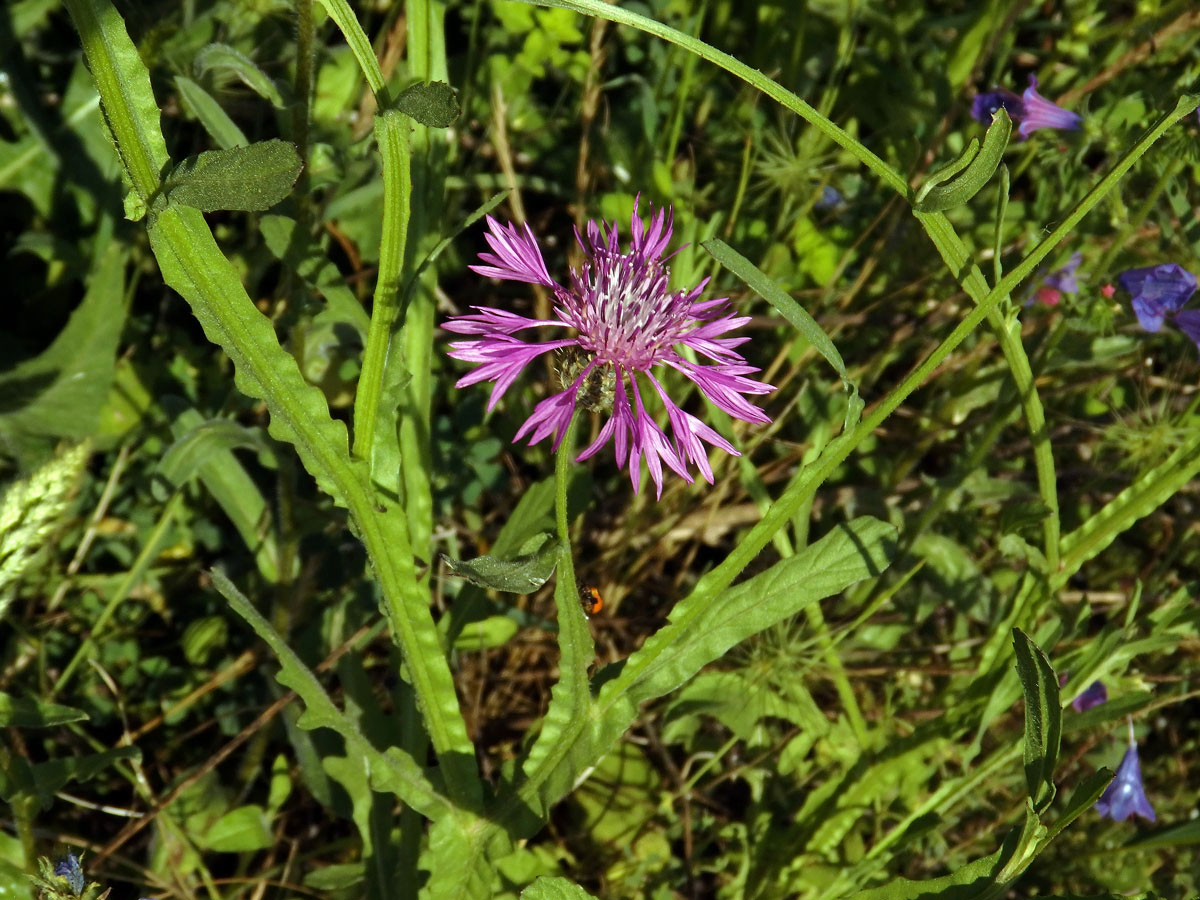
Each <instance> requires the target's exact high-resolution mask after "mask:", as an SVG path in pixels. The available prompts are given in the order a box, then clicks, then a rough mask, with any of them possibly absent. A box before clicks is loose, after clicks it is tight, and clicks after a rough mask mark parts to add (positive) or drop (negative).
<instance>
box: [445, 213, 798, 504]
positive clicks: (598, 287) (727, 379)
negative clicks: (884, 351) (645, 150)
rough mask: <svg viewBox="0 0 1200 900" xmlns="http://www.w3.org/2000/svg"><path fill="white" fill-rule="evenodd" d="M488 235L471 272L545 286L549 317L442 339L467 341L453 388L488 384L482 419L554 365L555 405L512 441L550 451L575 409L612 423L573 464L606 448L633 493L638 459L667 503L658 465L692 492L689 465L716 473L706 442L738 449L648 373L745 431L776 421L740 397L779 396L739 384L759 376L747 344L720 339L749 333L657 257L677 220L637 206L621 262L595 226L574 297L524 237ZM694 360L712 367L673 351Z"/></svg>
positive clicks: (612, 229)
mask: <svg viewBox="0 0 1200 900" xmlns="http://www.w3.org/2000/svg"><path fill="white" fill-rule="evenodd" d="M487 221H488V228H489V231H488V234H487V235H486V238H487V242H488V245H489V246H490V247H491V249H492V252H491V253H481V254H480V255H479V259H480V261H481V262H482V263H484V265H476V266H471V267H470V268H471V270H472V271H474V272H476V273H478V274H480V275H485V276H489V277H492V278H499V279H501V280H507V281H522V282H528V283H531V284H540V285H542V286H543V287H546V288H549V289H550V290H551V291H552V292H553V294H554V307H553V315H552V317H551V318H548V319H531V318H527V317H525V316H521V315H517V314H515V313H510V312H505V311H503V310H499V309H493V308H491V307H483V306H476V307H473V308H474V309H475V310H476V312H475V313H473V314H470V315H462V316H453V317H452V318H450V319H449V320H448V321H447V322H446V323H445V325H444V327H445V328H446V330H447V331H453V332H456V333H458V334H465V335H471V336H472V339H471V340H464V341H455V342H454V343H452V344H451V345H450V346H451V349H450V354H449V355H450V356H452V357H453V358H455V359H461V360H464V361H466V362H470V363H476V364H478V368H476V369H474V370H473V371H471V372H469V373H467V374H466V375H464V376H463V377H462V378H460V379H459V380H458V384H457V386H458V387H465V386H467V385H470V384H475V383H477V382H481V381H491V382H493V383H494V386H493V388H492V394H491V398H490V399H489V400H488V409H489V410H491V409H492V408H494V407H495V405H496V403H497V402H498V401H499V400H500V398H501V397H502V396H503V395H504V392H505V391H507V390H508V388H509V387H511V386H512V384H513V382H514V381H515V380H516V378H517V377H518V376H519V375H520V374H521V372H522V371H523V370H524V369H525V367H526V366H528V365H529V363H530V362H532V361H533V360H534V359H536V358H537V357H539V356H541V355H542V354H544V353H551V352H553V353H554V354H555V368H556V370H557V373H558V378H559V382H560V387H561V388H562V390H561V391H560V392H559V393H555V394H551V395H550V396H548V397H546V399H544V400H542V401H540V402H539V403H538V404H537V406H536V407H535V408H534V410H533V413H532V415H530V416H529V418H528V419H526V420H525V423H524V424H523V425H522V426H521V427H520V428H519V429H518V430H517V433H516V435H515V436H514V438H513V440H514V441H517V440H520V439H521V438H523V437H525V436H526V435H528V436H529V442H530V443H531V444H533V443H537V442H538V441H540V440H542V439H543V438H546V437H548V436H550V435H553V436H554V447H555V448H556V449H557V447H558V445H559V442H560V441H561V440H562V437H563V435H564V433H565V431H566V426H567V424H568V423H569V422H570V421H571V417H572V415H573V414H574V413H575V410H576V409H577V408H579V407H583V408H584V409H587V410H590V411H593V412H600V413H608V418H607V420H606V421H605V423H604V425H603V426H602V427H601V429H600V432H599V434H598V435H597V437H596V439H595V440H594V441H593V442H592V443H591V444H590V445H589V446H588V447H586V448H585V449H584V450H583V452H581V453H580V454H579V455H578V457H577V459H579V460H584V459H587V458H589V457H590V456H592V455H594V454H595V453H597V452H598V451H599V450H600V449H601V448H602V447H603V446H604V445H605V444H606V443H608V441H610V440H611V441H613V444H614V450H615V454H616V461H617V466H618V468H620V467H623V466H624V465H625V463H626V461H628V463H629V476H630V480H631V481H632V483H633V489H634V492H635V493H636V492H637V490H638V488H639V486H640V483H641V463H642V460H643V459H645V461H646V466H647V468H648V470H649V472H650V477H651V479H652V480H653V481H654V485H655V489H656V493H657V495H658V496H660V497H661V496H662V474H663V473H662V467H663V464H666V466H667V467H668V468H669V469H671V470H672V471H673V472H675V473H676V474H677V475H679V476H680V477H681V478H683V479H685V480H686V481H688V482H691V481H692V480H693V478H692V476H691V474H690V473H689V471H688V467H689V464H694V465H695V467H696V469H697V470H699V472H700V474H701V475H702V476H703V477H704V479H705V480H706V481H708V482H709V483H710V484H711V483H712V480H713V473H712V468H711V466H710V465H709V462H708V454H707V448H706V447H705V446H704V444H702V443H701V442H702V441H703V442H706V443H708V444H710V445H712V446H714V447H718V448H720V449H722V450H724V451H725V452H726V453H730V454H732V455H734V456H738V455H740V454H739V453H738V451H737V450H735V449H734V447H733V445H732V444H730V443H729V442H728V441H727V440H725V438H723V437H721V435H719V434H718V433H717V432H716V431H714V430H713V429H712V428H710V427H709V426H708V425H705V424H704V423H703V422H701V421H700V420H699V419H698V418H696V417H695V416H693V415H691V414H690V413H688V412H685V411H684V410H683V409H682V408H680V407H679V405H678V404H676V403H675V401H673V400H672V399H671V397H670V396H669V395H668V394H667V391H666V388H665V387H664V386H663V384H662V382H661V381H660V380H659V378H658V377H656V376H655V370H658V371H662V370H663V368H667V369H674V370H675V371H677V372H679V373H680V374H681V375H683V377H685V378H687V379H688V380H689V381H691V382H692V383H693V384H694V385H695V386H696V388H697V389H698V390H699V391H700V393H701V394H703V395H704V396H705V397H706V398H708V399H709V400H710V401H712V403H713V404H715V405H716V406H717V407H719V408H720V409H722V410H724V411H725V412H727V413H729V415H731V416H733V417H735V418H738V419H741V420H743V421H746V422H753V423H755V424H766V423H768V422H770V421H771V420H770V419H769V418H768V417H767V415H766V414H765V413H764V412H762V410H760V409H758V408H757V407H756V406H754V405H753V404H751V403H750V402H749V401H748V400H747V399H746V395H757V394H768V393H770V392H771V391H773V390H775V388H774V387H773V386H771V385H769V384H763V383H762V382H760V381H755V380H753V379H752V378H747V377H746V376H748V375H751V374H753V373H755V372H757V371H758V369H757V368H755V367H753V366H750V365H747V363H746V360H745V359H743V358H742V357H741V356H740V355H739V354H738V353H736V352H734V348H735V347H737V346H739V345H741V344H743V343H745V342H746V341H748V340H749V338H746V337H727V336H725V335H727V334H728V332H730V331H732V330H734V329H735V328H738V327H740V326H742V325H744V324H746V322H748V321H749V317H742V316H735V315H733V314H732V313H731V311H730V310H729V306H728V301H727V300H726V299H725V298H720V299H715V300H701V299H700V295H701V292H702V291H703V290H704V287H705V285H706V284H707V283H708V279H705V280H704V281H702V282H701V283H700V284H698V285H697V286H696V287H694V288H692V289H691V290H682V291H672V290H670V288H669V287H668V283H669V275H670V273H669V269H668V268H667V266H666V261H667V259H669V256H664V255H663V254H664V252H665V251H666V248H667V244H668V243H669V242H670V239H671V234H672V226H673V217H672V213H671V211H670V209H669V207H668V208H660V209H658V211H657V212H653V214H652V215H649V216H648V217H647V218H645V219H643V218H642V217H640V216H639V215H638V211H637V201H635V202H634V207H633V216H632V217H631V220H630V229H631V235H630V242H629V249H628V250H627V251H624V252H622V251H621V249H620V246H619V233H618V229H617V225H616V223H615V222H614V223H611V224H609V223H597V222H595V221H591V222H589V223H588V225H587V228H586V240H585V239H584V237H583V236H582V235H580V234H579V233H578V231H576V235H575V237H576V240H578V241H579V245H580V247H581V248H582V249H583V251H584V253H585V254H586V257H587V258H586V260H585V261H584V263H583V265H582V266H581V267H580V268H579V269H578V270H575V269H572V270H571V272H570V280H569V286H563V285H560V284H559V283H558V282H556V281H555V280H554V279H553V278H551V277H550V274H549V272H548V271H547V269H546V263H545V261H544V260H543V259H542V253H541V250H540V249H539V247H538V243H537V240H536V239H535V238H534V236H533V232H532V231H531V230H530V229H529V226H527V225H526V226H522V228H520V229H518V228H517V226H515V225H512V224H507V225H501V224H500V223H499V222H497V221H496V220H495V219H493V218H492V217H491V216H489V217H488V220H487ZM543 326H546V327H557V328H564V329H568V330H569V331H568V334H566V335H565V336H563V337H561V338H557V339H554V340H548V341H543V342H540V343H539V342H527V341H524V340H522V339H520V338H518V337H515V336H514V335H515V334H516V332H518V331H523V330H525V329H529V328H539V327H543ZM683 347H686V348H689V349H690V350H691V351H692V352H694V353H695V354H696V356H697V357H700V358H702V359H703V360H706V361H707V363H694V362H691V361H690V360H688V359H687V358H685V357H684V356H683V355H682V354H681V352H680V349H679V348H683ZM645 382H648V383H649V385H650V387H651V388H653V390H654V393H655V394H657V395H658V398H659V400H660V401H661V402H662V405H663V407H664V408H665V410H666V414H667V420H668V422H669V423H670V428H671V439H668V437H667V434H666V433H665V432H664V431H663V429H662V428H661V427H660V426H659V425H658V424H657V423H656V422H655V421H654V419H653V418H652V416H651V415H650V413H649V412H648V411H647V409H646V404H645V403H644V401H643V392H644V391H645V390H646V388H645V387H644V386H642V385H643V384H644V383H645Z"/></svg>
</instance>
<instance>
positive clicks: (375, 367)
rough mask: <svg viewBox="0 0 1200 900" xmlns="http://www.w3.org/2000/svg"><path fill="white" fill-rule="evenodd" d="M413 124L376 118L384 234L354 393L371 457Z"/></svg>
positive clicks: (358, 448)
mask: <svg viewBox="0 0 1200 900" xmlns="http://www.w3.org/2000/svg"><path fill="white" fill-rule="evenodd" d="M411 128H412V126H411V125H410V123H409V121H408V119H407V117H406V116H404V115H403V114H401V113H398V112H395V111H387V112H381V113H379V114H378V115H376V116H375V140H376V141H377V142H378V145H379V154H380V156H382V157H383V236H382V239H381V240H380V243H379V277H378V279H377V280H376V282H375V298H374V303H373V304H372V307H371V324H370V326H369V327H368V329H367V346H366V348H365V349H364V350H363V362H362V373H361V374H360V375H359V378H358V388H357V389H356V391H355V394H354V448H353V450H354V455H355V456H356V457H358V458H359V459H365V460H368V461H370V460H371V455H372V454H371V449H372V447H373V446H374V445H375V430H376V428H377V427H378V425H377V422H378V417H379V401H380V398H381V396H382V393H383V382H384V373H385V371H386V369H387V357H388V347H389V346H390V344H391V340H392V329H393V327H394V326H395V324H396V317H397V316H398V314H399V312H400V298H399V291H400V274H401V271H402V270H403V268H404V248H405V245H406V244H407V242H408V220H409V215H410V212H411V201H412V177H411V174H410V170H409V166H410V163H411V158H412V149H411V146H410V143H409V135H410V132H411Z"/></svg>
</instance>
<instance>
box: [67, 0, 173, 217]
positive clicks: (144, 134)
mask: <svg viewBox="0 0 1200 900" xmlns="http://www.w3.org/2000/svg"><path fill="white" fill-rule="evenodd" d="M67 9H68V11H69V12H70V13H71V19H72V20H73V21H74V22H75V29H76V30H77V31H78V32H79V38H80V41H81V42H82V43H83V52H84V54H85V55H86V56H87V62H88V68H89V69H90V70H91V73H92V77H93V78H95V79H96V87H97V88H99V90H100V103H101V105H102V107H103V109H104V116H105V118H106V119H107V120H108V127H109V130H110V131H111V132H112V133H113V136H114V137H115V138H116V143H117V152H118V153H119V154H120V156H121V162H122V163H123V164H124V166H125V171H126V173H127V174H128V176H129V180H130V181H131V182H132V184H133V189H134V192H135V193H136V194H137V195H138V197H139V198H140V199H141V200H142V202H143V203H147V202H149V200H150V197H151V195H153V194H154V191H155V190H156V189H157V188H158V180H159V177H160V175H161V174H162V171H163V168H164V167H165V166H166V164H167V162H168V161H169V157H168V156H167V145H166V142H165V141H163V136H162V130H161V129H160V127H159V113H158V104H157V103H156V102H155V101H154V91H153V90H152V89H151V87H150V73H149V72H148V71H147V70H146V66H145V65H144V64H143V63H142V59H141V57H140V56H138V51H137V47H135V46H134V45H133V41H131V40H130V39H129V33H128V32H127V31H126V30H125V22H124V21H123V20H122V19H121V16H120V14H118V13H117V10H116V8H115V7H114V6H113V5H112V2H111V0H67Z"/></svg>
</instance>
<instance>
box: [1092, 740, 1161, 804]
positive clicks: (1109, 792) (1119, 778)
mask: <svg viewBox="0 0 1200 900" xmlns="http://www.w3.org/2000/svg"><path fill="white" fill-rule="evenodd" d="M1096 812H1098V813H1100V815H1102V816H1108V817H1109V818H1111V819H1113V820H1115V821H1117V822H1124V821H1125V820H1126V819H1128V818H1129V817H1130V816H1133V815H1137V816H1141V817H1142V818H1143V819H1146V820H1148V821H1150V822H1154V821H1157V820H1156V817H1155V815H1154V807H1152V806H1151V805H1150V801H1149V800H1147V799H1146V790H1145V788H1144V787H1143V786H1142V767H1141V765H1140V764H1139V763H1138V752H1137V745H1136V744H1130V745H1129V749H1128V750H1126V751H1125V757H1124V758H1123V759H1122V760H1121V765H1120V766H1118V767H1117V775H1116V777H1115V778H1114V779H1113V780H1112V783H1111V784H1110V785H1109V786H1108V787H1107V788H1106V789H1105V791H1104V793H1103V794H1102V795H1101V796H1100V799H1099V800H1097V801H1096Z"/></svg>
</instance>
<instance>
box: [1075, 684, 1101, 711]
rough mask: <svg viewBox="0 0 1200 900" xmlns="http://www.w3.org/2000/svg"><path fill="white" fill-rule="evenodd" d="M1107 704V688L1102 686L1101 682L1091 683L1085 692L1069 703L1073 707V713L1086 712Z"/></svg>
mask: <svg viewBox="0 0 1200 900" xmlns="http://www.w3.org/2000/svg"><path fill="white" fill-rule="evenodd" d="M1107 702H1108V688H1106V687H1105V686H1104V682H1103V681H1093V682H1092V683H1091V684H1089V685H1088V687H1087V690H1086V691H1084V692H1083V693H1082V694H1080V695H1079V696H1078V697H1076V698H1075V699H1074V700H1072V701H1071V706H1073V707H1075V712H1086V711H1087V710H1089V709H1091V708H1092V707H1093V706H1099V705H1100V704H1101V703H1107Z"/></svg>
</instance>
